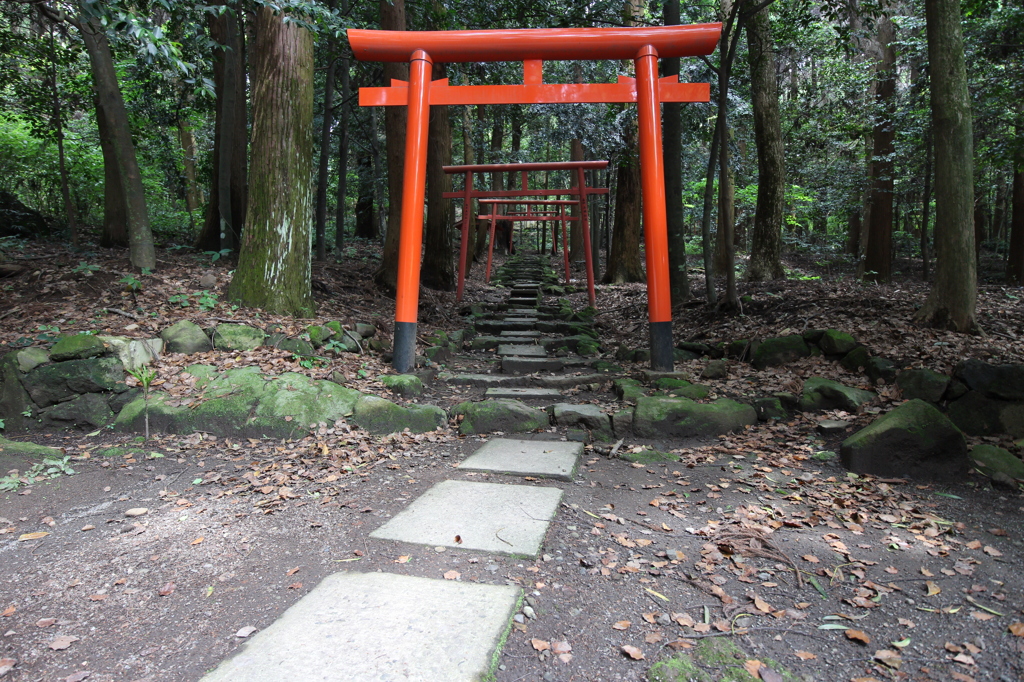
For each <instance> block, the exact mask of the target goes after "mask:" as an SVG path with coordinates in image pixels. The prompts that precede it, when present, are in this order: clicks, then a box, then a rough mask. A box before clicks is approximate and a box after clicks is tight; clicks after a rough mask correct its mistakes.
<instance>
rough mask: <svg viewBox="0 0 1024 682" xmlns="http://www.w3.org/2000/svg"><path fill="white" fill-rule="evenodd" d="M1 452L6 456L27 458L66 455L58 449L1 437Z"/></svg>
mask: <svg viewBox="0 0 1024 682" xmlns="http://www.w3.org/2000/svg"><path fill="white" fill-rule="evenodd" d="M0 452H2V453H3V454H5V455H21V456H25V457H60V456H62V455H63V454H64V453H63V452H62V451H61V450H60V449H58V448H51V447H47V446H46V445H37V444H35V443H29V442H28V441H19V440H8V439H7V438H4V437H3V436H0Z"/></svg>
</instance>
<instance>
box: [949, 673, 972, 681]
mask: <svg viewBox="0 0 1024 682" xmlns="http://www.w3.org/2000/svg"><path fill="white" fill-rule="evenodd" d="M949 674H950V676H951V677H952V678H953V679H954V680H956V681H957V682H974V678H973V677H971V676H970V675H965V674H964V673H958V672H956V671H955V670H954V671H951V672H950V673H949Z"/></svg>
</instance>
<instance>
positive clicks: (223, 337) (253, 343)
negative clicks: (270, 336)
mask: <svg viewBox="0 0 1024 682" xmlns="http://www.w3.org/2000/svg"><path fill="white" fill-rule="evenodd" d="M265 337H266V335H265V334H264V333H263V330H262V329H256V327H250V326H249V325H247V324H232V323H230V322H225V323H223V324H218V325H217V329H216V330H215V331H214V332H213V345H214V347H215V348H217V349H218V350H226V351H244V350H253V349H254V348H259V347H260V346H261V345H263V339H264V338H265Z"/></svg>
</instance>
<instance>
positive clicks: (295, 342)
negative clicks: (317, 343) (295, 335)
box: [267, 336, 316, 357]
mask: <svg viewBox="0 0 1024 682" xmlns="http://www.w3.org/2000/svg"><path fill="white" fill-rule="evenodd" d="M267 339H268V343H267V345H270V342H269V339H270V337H269V336H268V337H267ZM274 345H276V346H277V347H278V348H280V349H281V350H283V351H287V352H289V353H294V354H295V355H301V356H303V357H306V356H309V355H312V354H313V353H315V352H316V351H315V350H314V349H313V344H312V343H310V342H309V341H306V340H304V339H288V338H284V339H280V340H279V341H277V343H276V344H274Z"/></svg>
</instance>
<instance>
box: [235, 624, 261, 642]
mask: <svg viewBox="0 0 1024 682" xmlns="http://www.w3.org/2000/svg"><path fill="white" fill-rule="evenodd" d="M254 632H256V628H254V627H253V626H251V625H246V626H245V627H244V628H242V629H241V630H239V631H238V632H236V633H235V637H241V638H242V639H245V638H246V637H248V636H249V635H251V634H252V633H254Z"/></svg>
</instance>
